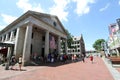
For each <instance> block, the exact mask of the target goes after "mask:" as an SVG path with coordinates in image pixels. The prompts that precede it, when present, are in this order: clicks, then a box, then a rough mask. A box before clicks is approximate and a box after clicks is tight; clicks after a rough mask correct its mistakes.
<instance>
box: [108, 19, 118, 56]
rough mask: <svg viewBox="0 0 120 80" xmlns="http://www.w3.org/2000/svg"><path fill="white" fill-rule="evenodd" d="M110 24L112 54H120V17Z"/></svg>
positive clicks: (110, 49) (109, 43)
mask: <svg viewBox="0 0 120 80" xmlns="http://www.w3.org/2000/svg"><path fill="white" fill-rule="evenodd" d="M116 21H117V22H116V23H113V24H110V25H109V39H108V42H107V43H108V47H109V51H110V53H111V54H116V55H117V56H120V19H117V20H116Z"/></svg>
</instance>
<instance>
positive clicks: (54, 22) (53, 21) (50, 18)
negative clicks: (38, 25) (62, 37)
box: [30, 11, 66, 34]
mask: <svg viewBox="0 0 120 80" xmlns="http://www.w3.org/2000/svg"><path fill="white" fill-rule="evenodd" d="M30 12H31V15H33V16H36V18H38V19H40V20H42V21H43V22H45V23H47V24H49V25H51V26H52V27H53V28H55V29H57V30H59V31H61V32H63V33H65V34H66V32H65V28H64V27H63V25H62V23H61V22H60V20H59V19H58V17H57V16H54V15H50V14H44V13H39V12H34V11H30Z"/></svg>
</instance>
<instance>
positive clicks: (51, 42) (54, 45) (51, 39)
mask: <svg viewBox="0 0 120 80" xmlns="http://www.w3.org/2000/svg"><path fill="white" fill-rule="evenodd" d="M50 48H51V49H56V44H55V38H54V37H53V36H50Z"/></svg>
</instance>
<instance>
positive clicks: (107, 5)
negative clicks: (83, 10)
mask: <svg viewBox="0 0 120 80" xmlns="http://www.w3.org/2000/svg"><path fill="white" fill-rule="evenodd" d="M109 6H110V4H109V3H108V4H106V6H105V7H103V8H101V9H100V10H99V11H100V12H102V11H105V10H106V9H107V8H108V7H109Z"/></svg>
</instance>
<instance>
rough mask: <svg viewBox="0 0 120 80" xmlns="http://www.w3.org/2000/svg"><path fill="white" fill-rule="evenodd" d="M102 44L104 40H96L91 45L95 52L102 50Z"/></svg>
mask: <svg viewBox="0 0 120 80" xmlns="http://www.w3.org/2000/svg"><path fill="white" fill-rule="evenodd" d="M103 42H105V40H104V39H98V40H96V41H95V42H94V44H93V48H95V50H97V51H101V50H102V45H101V44H102V43H103Z"/></svg>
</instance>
